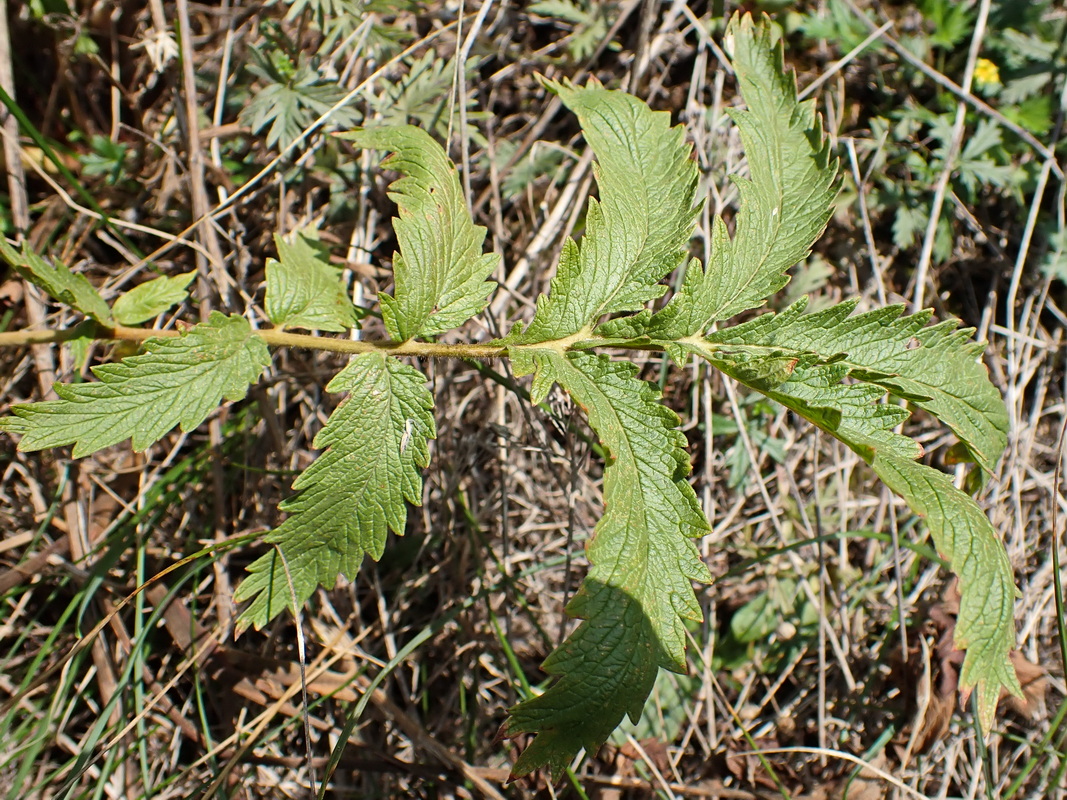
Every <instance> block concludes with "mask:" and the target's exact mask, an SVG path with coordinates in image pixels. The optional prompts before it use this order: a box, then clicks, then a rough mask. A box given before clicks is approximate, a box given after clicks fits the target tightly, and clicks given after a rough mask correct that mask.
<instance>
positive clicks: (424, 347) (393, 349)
mask: <svg viewBox="0 0 1067 800" xmlns="http://www.w3.org/2000/svg"><path fill="white" fill-rule="evenodd" d="M82 335H84V329H82V330H77V329H74V328H63V329H41V330H17V331H7V332H0V347H24V346H27V345H31V344H50V343H57V342H66V341H70V340H71V339H76V338H78V337H79V336H82ZM180 335H181V331H178V330H152V329H151V328H130V327H127V326H125V325H115V326H114V327H107V326H104V325H98V326H97V327H96V330H95V331H94V334H93V338H94V339H98V340H111V341H125V342H143V341H146V340H148V339H157V338H167V337H172V336H180ZM256 335H257V336H259V337H260V338H261V339H263V341H265V342H266V343H267V344H268V345H270V346H272V347H302V348H307V349H309V350H327V351H331V352H335V353H350V354H357V353H372V352H385V353H388V354H390V355H394V356H417V357H419V358H476V359H485V358H501V357H505V356H507V355H508V350H509V349H510V348H509V347H508V346H505V345H500V344H442V343H440V342H419V341H415V340H413V339H409V340H408V341H406V342H394V341H391V340H385V339H377V340H371V339H335V338H333V337H329V336H311V335H308V334H305V333H289V332H288V331H284V330H281V329H279V328H271V329H267V330H260V331H256ZM579 343H580V345H581V349H588V348H590V347H593V346H596V345H597V344H603V345H604V346H609V347H615V348H621V349H626V350H649V351H652V352H662V351H663V347H662V346H661V345H659V344H656V343H655V342H648V343H644V342H643V343H641V344H633V343H620V342H617V341H612V340H603V341H598V339H597V337H588V338H586V337H584V336H582V337H577V336H570V337H567V338H565V339H559V340H556V341H552V342H539V343H537V344H536V345H511V347H513V348H517V349H529V348H541V349H543V348H545V347H551V348H553V349H558V350H560V351H564V350H570V349H575V346H576V345H578V344H579Z"/></svg>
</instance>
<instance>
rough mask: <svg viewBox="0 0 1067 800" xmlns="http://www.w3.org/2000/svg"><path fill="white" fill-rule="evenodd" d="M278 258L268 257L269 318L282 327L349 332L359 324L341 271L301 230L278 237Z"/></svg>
mask: <svg viewBox="0 0 1067 800" xmlns="http://www.w3.org/2000/svg"><path fill="white" fill-rule="evenodd" d="M274 244H275V246H276V247H277V248H278V258H279V260H277V261H275V260H274V259H273V258H268V259H267V296H266V306H267V317H268V318H270V321H271V322H273V323H274V324H275V325H277V326H279V327H282V328H305V329H307V330H312V331H345V330H348V329H349V328H354V327H355V326H356V308H355V306H353V305H352V301H351V300H349V299H348V295H347V294H346V293H345V287H344V284H343V283H342V281H341V270H339V269H338V268H337V267H335V266H333V265H332V264H331V263H330V262H329V261H327V260H326V258H324V257H323V256H320V255H319V253H318V252H317V251H316V250H315V247H314V246H313V240H311V239H309V238H308V237H307V236H305V235H304V234H301V233H298V234H297V235H296V236H295V237H294V239H293V241H292V242H291V243H290V242H287V241H286V240H285V239H283V238H282V237H281V236H278V235H275V236H274Z"/></svg>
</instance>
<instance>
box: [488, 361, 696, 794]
mask: <svg viewBox="0 0 1067 800" xmlns="http://www.w3.org/2000/svg"><path fill="white" fill-rule="evenodd" d="M516 366H517V367H519V368H521V367H522V366H526V367H534V368H536V370H537V375H536V378H535V380H534V388H533V391H532V395H533V396H534V401H535V402H538V401H539V400H540V399H543V398H544V397H545V396H546V395H547V392H548V390H549V389H550V388H551V386H552V383H553V382H558V383H559V384H560V385H561V386H562V387H563V388H564V389H565V390H566V391H567V392H568V393H569V394H570V395H571V397H573V398H574V400H575V401H576V402H577V403H578V404H579V405H581V406H582V407H583V408H584V409H585V411H586V412H587V414H588V416H589V424H590V426H592V428H593V430H594V431H596V433H597V436H598V437H599V438H600V441H601V442H602V443H603V445H604V447H605V448H606V449H607V450H608V452H609V458H608V463H607V467H606V470H605V473H604V505H605V509H604V516H603V518H602V519H601V520H600V523H599V524H598V525H597V527H596V531H595V532H594V534H593V538H592V540H591V541H590V543H589V545H588V548H587V549H588V555H589V561H590V563H591V564H592V569H591V571H590V573H589V576H588V578H587V579H586V580H585V582H584V583H583V584H582V587H581V589H580V590H579V591H578V593H577V594H576V595H575V597H574V599H573V600H571V602H570V604H569V605H568V606H567V611H568V613H570V614H571V615H572V616H575V617H578V618H580V619H583V620H584V621H583V622H582V624H581V625H580V626H579V627H578V629H577V630H576V631H575V632H574V633H573V634H571V636H570V637H568V638H567V640H566V641H565V642H564V643H563V644H562V645H561V646H560V647H559V648H558V649H557V650H556V651H554V652H553V653H552V654H551V655H550V656H549V657H548V658H547V659H546V660H545V662H544V664H543V669H544V670H545V671H546V672H548V673H549V674H552V675H559V676H560V678H559V680H558V681H557V682H556V683H555V684H554V685H553V686H551V687H550V688H549V689H548V691H546V692H545V693H544V694H542V695H540V696H539V697H536V698H533V699H531V700H527V701H526V702H524V703H522V704H520V705H518V706H516V707H515V708H513V709H512V710H511V718H510V720H509V721H508V732H509V733H511V734H517V733H523V732H526V733H536V734H537V735H536V737H535V738H534V740H533V743H532V744H531V745H530V746H529V747H528V748H527V749H526V751H525V752H523V754H522V756H521V757H520V758H519V760H518V761H517V762H516V764H515V767H514V769H513V774H515V775H524V774H526V773H528V772H531V771H532V770H534V769H537V768H538V767H540V766H544V765H547V766H549V767H551V769H552V771H553V773H554V774H555V775H557V776H558V775H559V773H561V772H562V771H563V769H565V768H566V766H567V764H568V763H569V761H570V759H571V758H573V757H574V755H575V753H577V752H578V750H579V749H580V748H582V747H584V748H585V749H586V750H587V751H589V752H592V751H594V750H596V748H598V747H599V746H600V745H601V744H603V743H604V741H605V740H606V739H607V737H608V736H610V735H611V732H612V731H613V730H614V729H615V727H616V726H617V725H618V724H619V722H620V721H621V720H622V718H623V716H624V715H625V714H629V715H630V718H631V719H633V720H637V719H638V718H639V717H640V715H641V709H642V707H643V706H644V703H645V700H646V699H647V698H648V693H649V692H650V691H651V689H652V684H653V682H654V681H655V678H656V674H657V672H658V670H659V668H660V667H664V668H666V669H670V670H674V671H676V672H681V671H684V669H685V628H684V624H683V623H684V621H685V620H699V619H701V613H700V606H699V605H698V604H697V600H696V596H695V595H694V594H693V588H692V582H693V581H701V582H709V581H710V575H709V573H708V570H707V568H706V567H705V566H704V564H703V562H702V561H701V560H700V558H699V556H698V554H697V550H696V547H695V546H694V545H693V541H692V538H693V537H697V536H703V535H704V534H705V533H707V531H708V522H707V519H706V518H705V516H704V514H703V512H702V511H701V509H700V506H699V504H698V503H697V499H696V495H695V494H694V493H693V489H692V487H690V485H689V483H688V482H687V481H686V476H687V475H688V474H689V471H690V465H689V456H688V454H687V453H686V451H685V444H686V442H685V436H684V435H683V434H682V433H681V432H680V431H678V430H676V427H675V426H676V425H677V424H678V418H677V416H675V414H674V412H673V411H671V410H669V409H668V408H666V407H664V406H663V405H662V404H660V402H659V390H658V389H656V388H655V387H654V386H653V385H652V384H649V383H647V382H645V381H642V380H639V379H637V378H636V377H635V375H636V372H637V368H636V367H635V366H634V365H633V364H629V363H625V362H623V363H619V362H613V361H611V359H609V358H608V357H607V356H602V355H600V356H598V355H593V354H590V353H571V354H569V355H568V356H561V355H559V354H558V353H556V352H555V351H553V350H543V351H535V352H533V353H527V354H525V355H524V356H523V357H521V358H520V359H519V360H518V361H517V362H516Z"/></svg>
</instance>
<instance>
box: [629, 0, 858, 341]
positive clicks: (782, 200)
mask: <svg viewBox="0 0 1067 800" xmlns="http://www.w3.org/2000/svg"><path fill="white" fill-rule="evenodd" d="M727 42H728V43H729V42H732V43H733V53H732V58H733V65H734V69H735V71H736V73H737V81H738V86H739V88H740V90H741V96H742V97H743V98H744V101H745V104H746V106H747V109H731V110H730V116H731V117H733V119H734V121H735V122H736V123H737V126H738V128H740V131H741V141H742V144H743V145H744V148H745V155H746V157H747V161H748V168H749V176H750V177H749V179H748V180H745V179H736V183H737V187H738V190H739V192H740V194H741V207H740V210H739V211H738V214H737V217H736V220H735V231H734V236H733V238H732V239H731V238H730V234H729V233H728V231H727V229H726V224H725V222H723V220H722V219H721V218H720V217H716V219H715V222H714V226H713V229H712V232H711V261H710V263H709V264H708V267H707V269H706V270H704V269H701V266H700V263H699V262H697V261H694V262H693V263H691V264H690V265H689V267H688V269H687V270H686V274H685V279H684V281H683V285H682V288H681V290H680V291H679V292H678V294H677V295H675V296H674V297H673V298H671V302H670V303H668V304H667V306H666V307H664V309H663V310H662V311H661V312H659V313H658V314H656V315H654V316H653V317H652V319H651V321H650V323H649V327H648V329H647V331H646V332H647V334H648V335H650V336H652V337H653V338H664V339H675V338H680V337H685V336H691V335H693V334H695V333H703V332H704V331H706V330H707V329H708V328H709V327H710V326H711V324H712V323H714V322H716V321H718V320H723V319H728V318H729V317H732V316H734V315H735V314H738V313H740V312H742V311H746V310H748V309H750V308H755V307H757V306H760V305H763V303H764V302H765V301H766V299H767V298H768V297H769V296H770V295H772V294H774V293H775V292H777V291H778V290H779V289H781V288H782V287H783V286H785V284H786V283H787V282H788V280H789V279H788V277H787V276H786V274H785V271H786V270H787V269H789V267H791V266H793V265H794V264H796V263H797V262H798V261H800V260H801V259H803V258H806V257H807V255H808V253H809V252H810V251H811V246H812V245H813V244H814V243H815V241H816V240H817V239H818V237H819V236H820V234H821V233H822V231H823V228H824V227H825V226H826V223H827V221H828V220H829V218H830V210H831V204H832V202H833V199H834V194H835V188H834V183H835V178H836V175H837V160H836V159H835V158H833V157H831V151H830V143H829V141H828V139H827V138H826V136H825V135H824V134H823V130H822V123H821V122H820V120H819V116H818V114H816V113H815V106H814V101H808V102H804V103H800V102H798V101H797V89H796V79H795V77H794V76H793V74H792V73H791V72H787V71H786V70H785V68H784V66H783V57H782V43H781V41H779V40H778V38H777V34H776V33H775V29H774V27H773V26H772V25H770V24H767V23H762V24H756V23H754V22H753V20H752V17H751V16H749V15H747V14H746V15H744V16H743V17H734V19H733V20H731V22H730V25H729V26H728V28H727Z"/></svg>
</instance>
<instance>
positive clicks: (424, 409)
mask: <svg viewBox="0 0 1067 800" xmlns="http://www.w3.org/2000/svg"><path fill="white" fill-rule="evenodd" d="M326 390H327V391H330V392H347V393H348V397H347V398H346V399H345V400H344V401H343V402H342V403H341V405H339V406H338V407H337V409H336V410H335V411H334V412H333V414H331V415H330V419H329V420H328V421H327V423H326V426H325V427H324V428H323V429H322V430H321V431H320V432H319V434H318V436H316V437H315V442H314V444H315V447H317V448H322V449H323V450H324V452H323V453H321V454H320V455H319V457H318V458H317V459H315V462H314V463H313V464H312V465H311V466H310V467H308V469H307V470H305V471H304V473H303V474H302V475H300V477H298V478H297V479H296V481H295V482H294V483H293V489H295V490H297V491H298V492H299V494H298V495H296V496H295V497H293V498H291V499H289V500H286V501H285V502H284V503H283V504H282V509H283V510H284V511H288V512H290V513H289V517H288V518H287V519H286V520H285V521H284V522H283V523H282V524H281V525H279V526H278V527H277V528H276V529H275V530H273V531H272V532H271V533H270V534H268V535H267V537H266V541H267V542H270V543H272V544H275V545H277V549H272V550H271V551H270V552H268V553H267V554H265V555H263V556H262V557H260V558H259V559H258V560H257V561H255V562H254V563H253V564H252V565H251V566H249V568H248V572H249V575H248V577H247V578H245V580H244V582H243V583H242V584H241V586H240V588H239V589H238V590H237V594H236V598H235V599H236V600H237V601H238V602H241V601H244V600H251V601H252V602H251V604H250V605H249V606H248V608H247V609H245V611H244V613H243V614H242V615H241V618H240V620H239V621H238V627H239V628H240V629H244V628H247V627H249V626H250V625H254V626H255V627H257V628H259V627H262V626H263V625H265V624H267V622H268V621H270V620H271V619H272V618H274V617H275V616H277V615H278V614H279V613H281V612H282V611H284V610H285V609H287V608H290V607H291V606H292V594H291V592H290V590H289V583H288V577H287V576H286V569H285V566H284V565H283V564H282V562H281V559H279V558H278V550H281V552H282V553H283V554H284V556H285V560H286V563H287V565H288V570H289V575H291V576H292V581H293V587H294V590H295V592H296V601H297V603H303V602H304V601H305V600H307V599H308V598H309V597H310V596H311V594H312V593H313V592H314V591H315V588H316V587H317V586H319V585H322V586H325V587H326V588H332V587H333V586H334V584H335V583H336V582H337V576H338V575H340V574H344V575H347V576H348V577H352V576H354V575H355V573H356V570H358V569H359V565H360V563H362V561H363V554H364V553H367V554H369V555H370V557H371V558H373V559H374V560H378V559H379V558H380V557H381V555H382V551H383V549H384V547H385V537H386V535H387V533H388V531H390V530H392V531H393V532H394V533H396V534H398V535H402V534H403V533H404V526H405V524H406V521H407V506H406V505H405V504H404V501H405V500H407V502H409V503H413V504H415V505H420V504H421V501H422V475H421V473H420V472H419V468H420V467H425V466H427V464H429V462H430V453H429V449H428V447H427V441H428V440H429V439H432V438H433V437H434V436H435V435H436V428H435V426H434V419H433V396H432V395H431V394H430V392H429V391H428V390H427V389H426V377H425V376H424V375H423V374H422V373H421V372H419V371H418V370H416V369H414V368H413V367H409V366H407V365H406V364H402V363H401V362H400V361H398V360H397V359H395V358H393V357H391V356H385V355H383V354H381V353H364V354H362V355H358V356H356V357H355V358H353V359H352V361H351V362H350V363H349V365H348V366H347V367H345V368H344V369H343V370H342V371H341V372H339V373H338V374H337V375H336V376H335V377H334V379H333V380H332V381H330V383H329V385H327V387H326Z"/></svg>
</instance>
